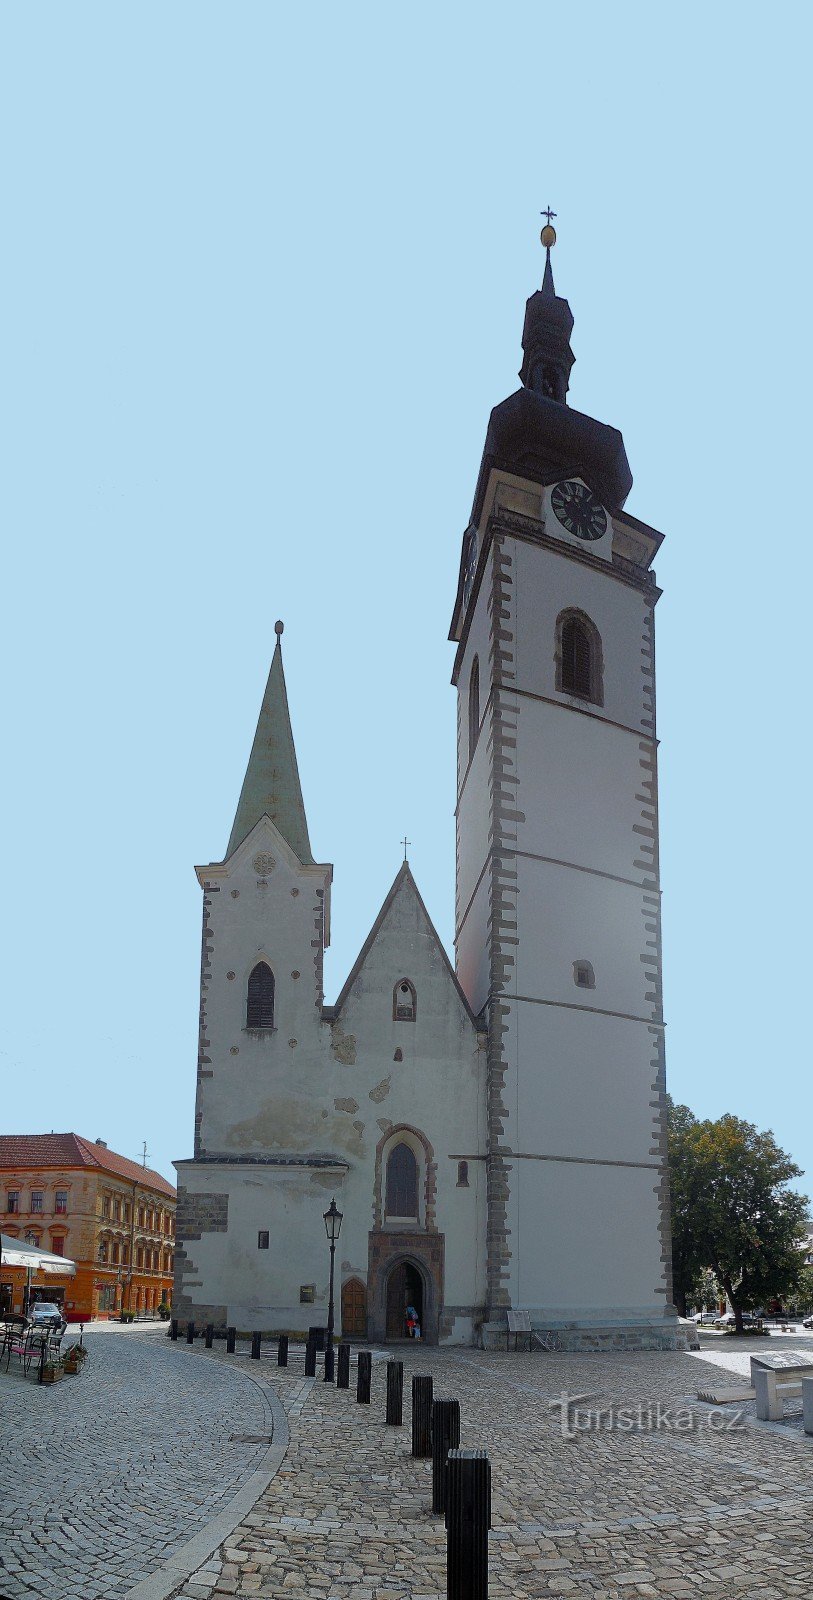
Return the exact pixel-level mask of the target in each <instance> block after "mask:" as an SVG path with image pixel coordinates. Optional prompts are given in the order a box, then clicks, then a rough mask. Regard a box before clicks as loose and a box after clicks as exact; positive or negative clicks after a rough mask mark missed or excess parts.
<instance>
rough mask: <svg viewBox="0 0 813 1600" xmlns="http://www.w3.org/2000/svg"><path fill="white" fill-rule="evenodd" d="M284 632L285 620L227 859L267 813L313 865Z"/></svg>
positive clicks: (279, 627) (295, 849) (296, 851)
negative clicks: (293, 726) (284, 663)
mask: <svg viewBox="0 0 813 1600" xmlns="http://www.w3.org/2000/svg"><path fill="white" fill-rule="evenodd" d="M281 633H282V624H281V623H279V622H278V623H277V648H276V650H275V651H274V659H273V661H272V662H271V671H270V672H269V674H268V682H267V684H266V686H265V694H264V695H263V703H262V705H261V707H260V716H259V720H258V722H257V732H256V733H255V735H254V743H253V745H252V747H251V755H250V756H249V758H248V766H247V768H246V775H245V778H244V779H243V787H242V789H241V791H240V799H239V801H238V803H237V815H236V816H235V819H234V827H233V828H232V830H231V838H230V839H229V846H228V849H227V851H226V860H228V858H229V856H230V855H231V854H232V852H233V851H234V850H236V849H237V846H238V845H239V844H242V842H243V840H244V839H245V837H246V835H247V834H249V833H250V832H251V830H252V828H253V827H255V826H256V824H257V823H258V822H259V820H260V817H262V816H267V817H270V818H271V821H272V822H273V824H274V826H275V828H278V829H279V832H280V833H281V834H282V837H283V839H284V840H285V842H286V844H289V845H290V847H291V849H292V850H293V852H294V854H295V855H296V856H297V857H298V858H299V860H300V861H301V862H302V865H303V866H312V865H313V856H312V854H311V845H310V839H309V838H308V823H307V819H306V817H305V807H304V804H303V801H302V788H301V785H300V782H299V768H298V767H297V764H296V751H295V749H294V736H293V733H292V732H291V715H290V712H289V710H288V695H287V693H286V689H285V673H284V672H283V670H282V647H281V640H280V634H281Z"/></svg>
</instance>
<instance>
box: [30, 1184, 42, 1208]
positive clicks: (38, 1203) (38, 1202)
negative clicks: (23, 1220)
mask: <svg viewBox="0 0 813 1600" xmlns="http://www.w3.org/2000/svg"><path fill="white" fill-rule="evenodd" d="M31 1210H32V1211H41V1210H42V1190H41V1189H32V1190H31Z"/></svg>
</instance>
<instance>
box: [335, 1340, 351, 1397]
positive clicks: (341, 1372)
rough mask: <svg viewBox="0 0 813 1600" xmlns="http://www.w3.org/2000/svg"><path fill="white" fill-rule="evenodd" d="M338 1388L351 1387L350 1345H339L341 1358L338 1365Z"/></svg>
mask: <svg viewBox="0 0 813 1600" xmlns="http://www.w3.org/2000/svg"><path fill="white" fill-rule="evenodd" d="M336 1388H337V1389H349V1388H350V1346H349V1344H340V1345H339V1360H338V1362H337V1365H336Z"/></svg>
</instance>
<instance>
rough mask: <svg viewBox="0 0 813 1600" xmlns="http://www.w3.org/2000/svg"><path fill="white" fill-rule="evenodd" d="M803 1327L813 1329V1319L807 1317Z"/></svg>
mask: <svg viewBox="0 0 813 1600" xmlns="http://www.w3.org/2000/svg"><path fill="white" fill-rule="evenodd" d="M802 1327H803V1328H813V1317H805V1319H804V1322H803V1323H802Z"/></svg>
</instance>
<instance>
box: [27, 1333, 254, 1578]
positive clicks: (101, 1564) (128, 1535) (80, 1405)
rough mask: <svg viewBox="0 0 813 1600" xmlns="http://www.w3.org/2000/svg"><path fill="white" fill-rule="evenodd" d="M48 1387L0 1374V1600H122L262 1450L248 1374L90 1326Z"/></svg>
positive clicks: (220, 1504) (149, 1337) (155, 1339)
mask: <svg viewBox="0 0 813 1600" xmlns="http://www.w3.org/2000/svg"><path fill="white" fill-rule="evenodd" d="M84 1337H85V1343H86V1345H87V1347H88V1350H89V1351H90V1355H89V1357H88V1360H87V1362H86V1363H85V1370H84V1372H82V1373H81V1374H80V1375H77V1376H76V1377H72V1378H65V1379H63V1381H62V1382H61V1383H59V1384H56V1385H54V1386H52V1387H40V1386H39V1385H37V1384H36V1383H35V1382H34V1381H33V1380H30V1379H28V1380H24V1379H22V1378H21V1377H19V1376H15V1363H14V1362H12V1365H11V1370H10V1371H9V1373H8V1374H6V1373H5V1371H3V1372H0V1415H2V1421H3V1448H2V1452H0V1597H1V1600H17V1597H18V1596H24V1595H37V1596H45V1597H47V1600H115V1597H117V1596H121V1595H124V1594H126V1593H127V1591H128V1590H129V1589H130V1588H131V1587H132V1585H133V1584H134V1583H135V1582H136V1581H137V1579H138V1578H140V1577H142V1576H145V1575H146V1574H147V1573H150V1572H152V1571H153V1570H154V1569H155V1568H156V1567H158V1566H159V1565H160V1564H161V1562H162V1561H164V1560H165V1559H166V1558H167V1556H168V1555H170V1554H173V1553H174V1552H175V1551H176V1550H177V1549H178V1548H179V1546H181V1545H183V1544H184V1543H185V1541H186V1540H187V1539H188V1538H189V1537H190V1536H191V1535H192V1534H193V1533H195V1532H196V1531H197V1530H198V1529H200V1528H201V1527H202V1526H203V1525H204V1524H205V1522H206V1521H207V1519H208V1517H209V1515H210V1514H211V1513H212V1512H213V1511H218V1510H222V1509H223V1508H224V1506H225V1504H226V1503H227V1502H228V1500H229V1499H230V1498H231V1497H232V1495H233V1494H234V1492H235V1489H236V1488H237V1487H238V1486H239V1484H240V1482H241V1480H243V1479H244V1478H245V1477H246V1475H247V1474H248V1473H250V1472H251V1471H252V1469H253V1468H254V1467H255V1466H256V1465H257V1463H258V1461H259V1460H260V1459H261V1458H262V1457H263V1455H264V1454H265V1452H266V1450H267V1444H266V1443H263V1442H260V1443H255V1444H242V1443H238V1442H237V1441H232V1438H231V1436H232V1435H233V1434H241V1435H245V1434H248V1435H253V1436H255V1437H259V1438H260V1439H262V1438H263V1437H264V1436H267V1435H268V1434H269V1433H270V1432H271V1424H270V1420H269V1412H268V1407H267V1403H266V1400H265V1398H264V1396H263V1394H262V1393H261V1391H260V1390H259V1389H258V1388H257V1387H256V1385H255V1384H254V1383H252V1382H250V1381H249V1380H248V1377H247V1374H246V1373H245V1372H243V1371H242V1370H240V1369H235V1368H229V1367H227V1366H226V1365H225V1364H224V1363H221V1362H206V1363H204V1362H202V1361H201V1360H200V1359H199V1358H198V1356H197V1353H196V1352H195V1351H192V1350H187V1349H186V1347H185V1346H181V1345H170V1342H169V1340H168V1339H167V1338H166V1337H165V1336H164V1334H163V1333H148V1332H145V1333H142V1332H141V1331H140V1330H139V1331H137V1332H133V1329H132V1328H128V1329H126V1330H125V1329H122V1332H121V1334H120V1335H117V1334H116V1333H115V1332H111V1331H109V1330H107V1329H106V1330H105V1332H104V1335H102V1334H101V1332H94V1331H93V1330H87V1331H86V1332H85V1336H84Z"/></svg>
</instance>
